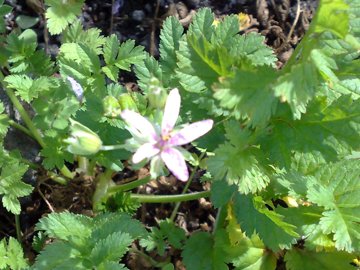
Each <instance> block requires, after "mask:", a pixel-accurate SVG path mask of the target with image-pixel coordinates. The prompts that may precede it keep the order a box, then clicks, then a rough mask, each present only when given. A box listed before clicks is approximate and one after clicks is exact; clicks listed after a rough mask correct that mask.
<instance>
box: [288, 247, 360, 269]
mask: <svg viewBox="0 0 360 270" xmlns="http://www.w3.org/2000/svg"><path fill="white" fill-rule="evenodd" d="M353 259H354V256H353V255H351V254H349V253H346V252H313V251H308V250H306V249H297V248H296V249H295V248H294V249H292V250H290V251H288V252H286V255H285V261H286V269H288V270H303V269H306V270H318V269H331V270H354V267H353V266H352V265H351V264H350V263H351V261H352V260H353Z"/></svg>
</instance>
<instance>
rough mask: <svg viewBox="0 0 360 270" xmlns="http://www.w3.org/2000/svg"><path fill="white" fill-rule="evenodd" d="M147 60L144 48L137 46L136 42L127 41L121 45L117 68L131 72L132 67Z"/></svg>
mask: <svg viewBox="0 0 360 270" xmlns="http://www.w3.org/2000/svg"><path fill="white" fill-rule="evenodd" d="M144 58H145V53H144V47H142V46H135V41H133V40H127V41H125V42H123V43H121V45H120V48H119V52H118V56H117V58H116V63H115V66H117V67H118V68H119V69H122V70H127V71H130V66H131V65H134V64H139V63H141V61H142V60H143V59H144Z"/></svg>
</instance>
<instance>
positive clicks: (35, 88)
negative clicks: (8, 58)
mask: <svg viewBox="0 0 360 270" xmlns="http://www.w3.org/2000/svg"><path fill="white" fill-rule="evenodd" d="M5 82H7V83H8V87H9V88H13V89H16V92H15V94H16V95H18V96H20V97H21V99H22V100H24V101H26V102H31V101H32V100H33V99H35V98H37V97H38V96H39V94H43V93H44V92H47V91H49V90H50V89H51V88H52V87H54V84H55V83H56V82H55V80H53V79H51V78H47V77H40V78H38V79H35V80H33V79H31V78H30V77H28V76H27V75H9V76H7V77H6V78H5Z"/></svg>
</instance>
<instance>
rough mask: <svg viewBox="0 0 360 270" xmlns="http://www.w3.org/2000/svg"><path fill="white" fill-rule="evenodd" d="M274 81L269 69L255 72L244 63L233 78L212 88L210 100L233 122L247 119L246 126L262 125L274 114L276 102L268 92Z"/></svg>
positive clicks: (263, 68) (272, 70)
mask: <svg viewBox="0 0 360 270" xmlns="http://www.w3.org/2000/svg"><path fill="white" fill-rule="evenodd" d="M259 78H261V79H259ZM274 78H275V73H274V69H273V68H269V67H262V68H257V69H255V68H254V67H251V65H250V64H245V65H244V66H243V67H241V69H239V70H237V71H236V72H235V75H234V76H233V77H229V78H227V79H224V80H222V81H221V83H218V84H216V85H215V86H214V90H215V94H214V98H215V99H217V100H219V101H220V106H221V107H223V108H225V109H228V110H230V112H231V113H232V115H234V117H235V118H236V119H239V120H242V119H244V120H248V125H250V126H258V125H264V124H265V123H267V121H268V120H269V119H270V117H271V116H272V115H273V114H274V112H275V110H276V106H277V102H278V101H277V99H275V97H274V95H273V93H272V92H271V91H270V89H269V85H270V84H271V82H272V81H273V80H274Z"/></svg>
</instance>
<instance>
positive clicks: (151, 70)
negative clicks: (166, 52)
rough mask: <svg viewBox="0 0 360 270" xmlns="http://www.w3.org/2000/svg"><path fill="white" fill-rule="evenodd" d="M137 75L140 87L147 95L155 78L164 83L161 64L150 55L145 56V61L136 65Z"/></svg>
mask: <svg viewBox="0 0 360 270" xmlns="http://www.w3.org/2000/svg"><path fill="white" fill-rule="evenodd" d="M135 74H136V77H137V78H138V85H139V87H140V88H141V90H142V91H144V92H145V93H146V92H148V87H149V82H150V80H151V79H152V78H153V77H155V78H157V79H158V80H159V81H162V70H161V68H160V66H159V63H158V61H156V59H155V58H154V57H153V56H151V55H149V54H145V59H144V60H143V61H142V62H141V63H138V64H136V65H135Z"/></svg>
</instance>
